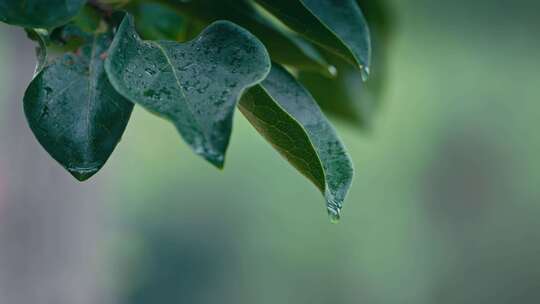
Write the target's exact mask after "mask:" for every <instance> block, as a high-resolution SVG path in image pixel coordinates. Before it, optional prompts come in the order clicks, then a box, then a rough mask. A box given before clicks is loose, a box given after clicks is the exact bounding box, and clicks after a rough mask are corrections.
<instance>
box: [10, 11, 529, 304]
mask: <svg viewBox="0 0 540 304" xmlns="http://www.w3.org/2000/svg"><path fill="white" fill-rule="evenodd" d="M387 2H388V4H389V8H390V9H391V11H392V15H393V23H394V26H395V28H394V35H393V37H392V40H391V44H390V48H389V50H388V52H389V56H390V60H389V63H388V71H387V73H388V74H387V80H386V81H387V83H386V86H385V87H386V90H385V92H384V97H383V100H382V101H381V106H380V107H379V110H378V111H377V114H376V116H375V118H374V120H373V127H372V129H371V131H370V132H363V131H359V130H357V129H354V128H351V127H350V125H349V124H340V123H336V126H337V128H338V129H339V131H340V133H341V135H342V137H343V139H344V141H345V143H346V144H347V146H348V148H349V151H350V153H351V154H352V157H353V159H354V163H355V167H356V176H355V181H354V185H353V188H352V190H351V192H350V195H349V199H348V200H347V202H346V205H345V207H344V216H343V219H342V221H341V223H340V224H337V225H332V224H330V223H329V220H328V218H327V216H326V211H325V207H324V202H323V199H322V198H321V196H320V194H319V193H318V192H317V190H316V189H315V187H313V186H312V185H311V184H310V183H309V182H308V181H307V180H306V179H305V178H303V177H302V176H300V175H299V174H298V173H297V172H296V171H295V170H294V169H292V167H290V166H289V165H288V164H287V163H286V162H285V161H284V160H283V159H282V158H281V157H280V156H279V155H278V154H277V153H276V152H275V151H274V150H273V149H272V148H271V147H270V146H269V145H268V144H267V143H266V142H264V140H263V139H262V138H261V137H260V136H258V134H257V133H256V131H254V130H253V129H252V128H251V126H250V125H249V124H248V123H247V122H246V120H245V119H244V118H243V117H242V116H241V115H237V116H236V121H235V127H234V133H233V137H232V141H231V145H230V149H229V152H228V159H227V163H226V168H225V170H224V171H222V172H220V171H217V170H215V169H214V168H212V167H211V166H210V165H208V164H207V163H205V162H204V161H202V160H201V159H199V158H198V157H197V156H195V155H194V154H193V153H192V152H191V151H190V150H189V148H188V147H187V146H186V145H185V144H183V143H182V141H181V139H180V138H179V136H178V135H177V134H176V131H175V130H174V128H173V127H172V126H171V125H169V124H167V123H165V122H163V121H161V120H159V119H157V118H155V117H154V116H152V115H150V114H148V113H146V112H145V111H143V110H142V109H140V108H137V109H136V110H135V114H134V117H133V119H132V121H131V122H130V125H129V127H128V130H127V132H126V134H125V135H124V138H123V140H122V142H121V143H120V145H119V146H118V148H117V150H116V152H115V153H114V154H113V157H112V158H111V159H110V160H109V162H108V164H107V165H106V167H105V168H104V170H103V171H102V172H101V173H99V174H98V175H97V176H96V177H94V178H93V179H92V180H91V181H90V182H88V183H84V184H80V183H78V182H76V181H75V180H74V179H73V178H72V177H71V176H69V174H68V173H66V172H65V171H64V170H63V169H62V168H61V167H60V166H59V165H57V164H56V163H54V161H53V160H52V159H51V158H50V157H49V156H47V155H46V152H45V151H44V150H43V149H41V147H40V146H39V144H38V143H37V141H36V140H35V139H34V137H33V136H32V134H31V132H30V130H29V128H28V127H27V126H26V123H25V120H24V114H23V111H22V94H23V93H24V88H25V87H26V85H27V83H28V82H29V80H30V78H31V75H32V72H33V68H34V62H35V60H34V54H33V46H32V43H31V42H29V41H26V40H25V37H24V33H23V32H22V31H21V30H18V29H15V28H13V27H8V26H5V25H0V63H1V65H0V303H2V304H3V303H6V304H19V303H21V304H27V303H36V304H40V303H55V304H61V303H70V304H73V303H76V304H78V303H89V304H90V303H93V304H95V303H115V304H116V303H118V304H142V303H268V304H270V303H295V304H297V303H298V304H300V303H306V304H307V303H309V304H317V303H321V304H322V303H415V304H421V303H426V304H428V303H430V304H431V303H476V304H478V303H540V232H539V230H540V204H539V203H540V187H539V186H538V185H539V184H540V160H539V159H538V155H539V151H540V132H539V126H538V124H539V120H540V76H539V71H540V39H538V37H539V36H538V30H539V29H540V18H538V11H540V4H539V3H538V2H537V1H532V0H531V1H504V0H490V1H488V0H477V1H465V0H461V1H432V0H431V1H430V0H415V1H412V0H411V1H400V0H391V1H390V0H389V1H387ZM375 51H377V50H375ZM373 69H375V70H376V69H377V67H376V66H375V67H373Z"/></svg>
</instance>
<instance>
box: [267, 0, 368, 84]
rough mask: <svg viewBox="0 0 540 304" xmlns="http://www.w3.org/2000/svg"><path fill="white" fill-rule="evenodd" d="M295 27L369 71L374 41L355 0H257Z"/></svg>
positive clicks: (312, 39)
mask: <svg viewBox="0 0 540 304" xmlns="http://www.w3.org/2000/svg"><path fill="white" fill-rule="evenodd" d="M257 2H259V3H260V4H261V5H263V6H264V7H266V8H267V9H268V10H269V11H270V12H272V13H274V14H275V15H276V16H277V17H279V18H280V19H281V20H282V21H283V22H284V23H285V24H287V25H288V26H290V27H291V28H292V29H293V30H296V31H297V32H299V33H301V34H303V35H304V36H305V37H306V38H308V39H309V40H311V41H313V42H315V43H317V44H318V45H320V46H322V47H324V48H325V49H328V50H330V51H332V52H334V53H336V54H338V55H340V56H342V57H343V58H345V59H346V60H348V61H349V62H351V63H352V64H356V65H358V67H359V68H360V69H361V70H363V72H364V73H366V74H367V73H369V66H370V61H371V45H370V44H371V42H370V37H369V29H368V26H367V23H366V21H365V20H364V16H363V15H362V12H361V11H360V8H359V7H358V5H357V3H356V2H355V1H354V0H257Z"/></svg>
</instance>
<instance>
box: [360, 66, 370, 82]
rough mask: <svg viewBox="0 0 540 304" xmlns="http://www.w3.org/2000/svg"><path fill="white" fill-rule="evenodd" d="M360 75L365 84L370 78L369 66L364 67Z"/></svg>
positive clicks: (361, 68)
mask: <svg viewBox="0 0 540 304" xmlns="http://www.w3.org/2000/svg"><path fill="white" fill-rule="evenodd" d="M360 73H361V74H362V80H363V81H364V82H365V81H367V80H368V78H369V67H368V66H362V67H360Z"/></svg>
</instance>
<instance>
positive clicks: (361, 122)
mask: <svg viewBox="0 0 540 304" xmlns="http://www.w3.org/2000/svg"><path fill="white" fill-rule="evenodd" d="M357 2H358V4H359V5H360V6H361V7H362V8H363V9H364V12H365V13H366V15H365V17H366V20H367V21H368V23H369V25H370V29H371V33H372V36H371V37H372V43H373V57H372V62H373V66H375V67H376V68H375V69H373V71H372V73H371V74H370V79H369V81H367V82H362V75H361V72H360V71H358V70H357V69H355V68H354V67H352V66H350V65H349V64H347V62H345V61H344V60H342V59H341V58H339V57H338V56H335V55H333V54H331V53H330V52H327V51H324V50H321V52H322V53H323V54H324V56H325V58H327V59H328V61H329V62H331V63H332V64H333V65H334V66H335V67H336V68H337V69H338V71H339V73H338V75H337V77H335V78H333V79H328V78H327V77H321V76H320V75H318V74H316V73H311V72H304V71H301V72H300V73H298V79H299V80H300V82H301V83H302V84H303V85H304V86H305V87H306V88H307V89H308V90H309V91H310V93H311V94H312V95H313V97H314V98H315V99H316V100H317V103H318V104H319V105H320V106H321V109H322V110H323V111H324V112H325V113H327V114H329V115H332V116H333V117H335V118H339V119H342V120H343V121H346V122H349V123H352V124H353V125H354V126H359V127H361V128H364V129H368V130H369V128H370V127H371V124H372V121H373V118H374V116H375V115H374V114H375V113H376V111H377V110H378V107H379V105H380V103H381V101H382V98H383V97H384V93H385V89H386V83H387V81H386V76H387V75H386V73H385V72H387V67H388V55H389V54H388V50H389V47H388V44H389V43H390V40H391V38H392V27H393V26H392V24H391V22H390V20H391V19H392V18H390V17H391V16H389V14H390V13H391V12H390V11H389V10H388V8H387V7H386V5H385V4H384V1H380V0H357Z"/></svg>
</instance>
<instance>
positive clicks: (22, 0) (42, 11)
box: [0, 0, 86, 28]
mask: <svg viewBox="0 0 540 304" xmlns="http://www.w3.org/2000/svg"><path fill="white" fill-rule="evenodd" d="M85 2H86V0H47V1H44V0H0V21H3V22H5V23H9V24H13V25H20V26H24V27H31V28H53V27H56V26H60V25H62V24H65V23H66V22H68V21H69V20H70V19H71V18H73V17H75V15H77V12H79V10H80V9H81V8H82V7H83V5H84V3H85Z"/></svg>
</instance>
